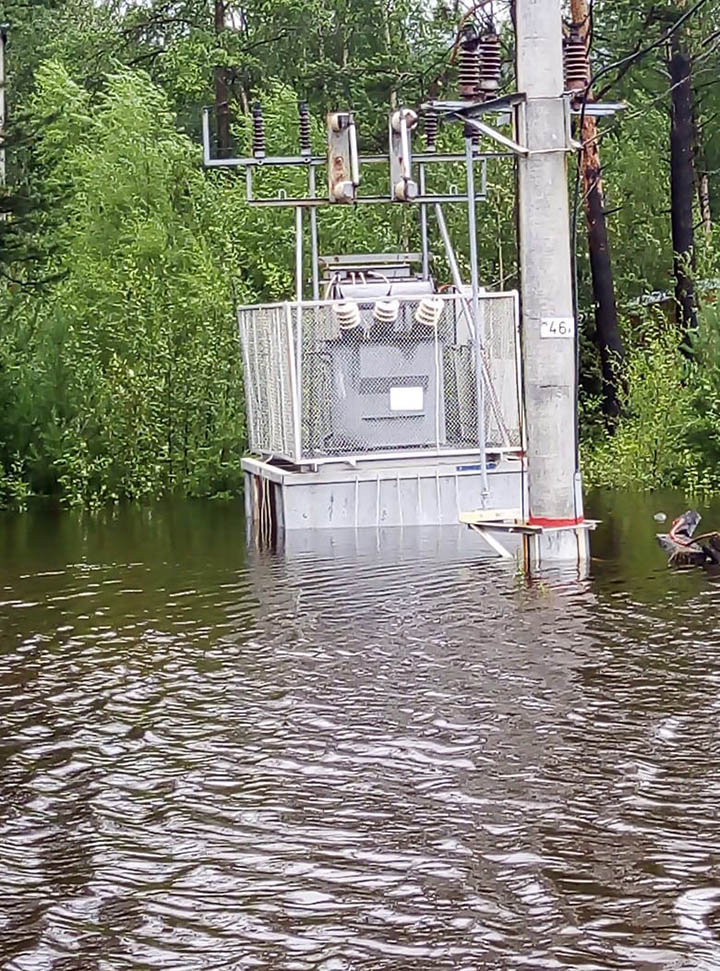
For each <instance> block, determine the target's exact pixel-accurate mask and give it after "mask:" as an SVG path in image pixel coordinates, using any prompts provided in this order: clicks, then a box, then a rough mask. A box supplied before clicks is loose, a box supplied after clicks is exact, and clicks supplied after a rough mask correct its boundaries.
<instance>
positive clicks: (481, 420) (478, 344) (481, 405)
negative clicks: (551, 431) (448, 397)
mask: <svg viewBox="0 0 720 971" xmlns="http://www.w3.org/2000/svg"><path fill="white" fill-rule="evenodd" d="M465 157H466V166H465V167H466V171H467V194H468V239H469V243H470V285H471V287H472V315H473V319H474V321H475V387H476V394H477V412H478V416H477V417H478V442H479V443H480V444H481V447H482V455H483V462H482V466H483V467H482V484H483V499H486V498H487V496H488V494H489V491H490V490H489V488H488V478H487V467H486V466H487V463H486V461H485V383H484V380H483V377H484V368H483V353H484V350H485V348H484V347H483V341H484V337H485V335H484V334H483V333H482V330H483V329H484V328H482V326H481V323H480V294H479V286H480V283H479V280H478V254H477V226H476V225H475V159H474V156H473V143H472V138H466V139H465Z"/></svg>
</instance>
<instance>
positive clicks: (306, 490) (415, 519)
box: [243, 455, 523, 531]
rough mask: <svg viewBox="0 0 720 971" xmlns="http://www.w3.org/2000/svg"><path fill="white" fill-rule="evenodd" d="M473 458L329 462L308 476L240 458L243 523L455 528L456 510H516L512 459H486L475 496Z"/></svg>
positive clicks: (518, 478)
mask: <svg viewBox="0 0 720 971" xmlns="http://www.w3.org/2000/svg"><path fill="white" fill-rule="evenodd" d="M481 461H482V460H481V457H480V456H479V455H478V456H477V457H474V456H467V455H464V456H461V457H452V456H447V457H443V458H435V457H433V458H431V459H428V458H423V457H420V458H406V459H397V458H394V459H392V460H381V459H380V460H374V461H367V462H362V463H361V464H360V463H358V465H357V466H356V467H353V465H352V464H351V463H350V462H337V463H333V464H327V465H320V466H318V467H317V468H316V469H315V470H305V469H302V470H301V469H296V468H288V467H284V466H282V465H279V464H275V463H272V462H268V461H263V460H261V459H255V458H245V459H243V469H244V471H245V504H246V512H247V516H248V519H251V520H253V521H255V522H258V523H261V524H264V525H265V527H266V528H271V529H273V530H276V529H283V530H288V531H289V530H296V529H338V528H362V527H368V526H372V527H376V528H377V527H380V526H443V525H450V524H456V523H458V521H459V520H460V514H461V512H462V510H464V509H473V508H474V509H477V508H481V507H482V508H483V509H486V510H492V509H497V510H507V509H509V508H516V507H517V508H519V507H520V506H521V505H522V489H523V476H522V460H521V459H520V457H516V456H509V455H498V456H496V457H495V458H493V459H491V458H490V457H489V456H488V465H487V473H488V474H487V484H488V494H487V496H483V476H482V464H481Z"/></svg>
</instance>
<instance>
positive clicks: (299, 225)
mask: <svg viewBox="0 0 720 971" xmlns="http://www.w3.org/2000/svg"><path fill="white" fill-rule="evenodd" d="M302 298H303V211H302V207H301V206H298V207H297V208H296V210H295V301H296V304H295V341H296V350H295V356H296V365H295V397H296V417H295V422H296V426H295V452H296V455H297V458H296V461H298V462H299V461H300V457H301V454H302V429H301V423H302V371H303V368H302V365H303V359H302V358H303V354H302V351H303V319H302V312H303V311H302Z"/></svg>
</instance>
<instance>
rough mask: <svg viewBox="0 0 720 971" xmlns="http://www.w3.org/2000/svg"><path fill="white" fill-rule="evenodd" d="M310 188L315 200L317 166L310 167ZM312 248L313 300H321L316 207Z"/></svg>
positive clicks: (311, 224) (313, 220)
mask: <svg viewBox="0 0 720 971" xmlns="http://www.w3.org/2000/svg"><path fill="white" fill-rule="evenodd" d="M309 187H310V196H311V198H313V199H314V198H315V195H316V192H317V188H316V184H315V166H314V165H311V166H310V174H309ZM310 247H311V254H310V257H311V261H312V294H313V300H319V299H320V268H319V266H318V226H317V209H316V208H315V206H313V207H312V209H311V210H310Z"/></svg>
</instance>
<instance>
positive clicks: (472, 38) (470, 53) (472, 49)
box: [459, 27, 480, 143]
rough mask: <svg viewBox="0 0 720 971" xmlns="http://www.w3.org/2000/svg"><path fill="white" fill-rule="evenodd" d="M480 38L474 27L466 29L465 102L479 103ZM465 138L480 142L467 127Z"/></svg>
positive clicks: (463, 58) (462, 67) (463, 54)
mask: <svg viewBox="0 0 720 971" xmlns="http://www.w3.org/2000/svg"><path fill="white" fill-rule="evenodd" d="M478 44H479V38H478V36H477V33H476V32H475V28H474V27H469V28H466V29H465V31H464V35H463V39H462V41H461V42H460V70H459V74H460V78H459V81H460V97H461V99H462V100H463V101H477V99H478V98H479V96H480V52H479V50H478ZM463 134H464V135H465V138H472V140H473V143H475V142H477V141H478V135H477V132H476V131H475V130H474V129H473V128H471V127H470V126H469V125H465V130H464V132H463Z"/></svg>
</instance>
